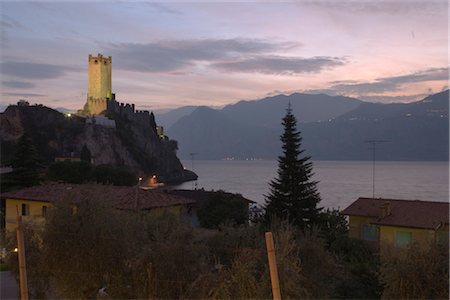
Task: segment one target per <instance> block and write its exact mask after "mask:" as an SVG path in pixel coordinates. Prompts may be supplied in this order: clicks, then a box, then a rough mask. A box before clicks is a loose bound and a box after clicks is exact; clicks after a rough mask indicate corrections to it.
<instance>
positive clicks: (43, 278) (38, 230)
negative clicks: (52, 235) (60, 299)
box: [5, 223, 50, 299]
mask: <svg viewBox="0 0 450 300" xmlns="http://www.w3.org/2000/svg"><path fill="white" fill-rule="evenodd" d="M42 233H43V228H42V227H40V226H31V225H28V224H26V223H24V225H23V235H24V245H25V255H26V264H27V281H28V294H29V297H30V299H43V298H47V297H48V296H49V295H48V293H47V292H48V290H49V278H50V272H49V271H50V270H49V268H48V264H47V263H46V261H45V260H43V259H42V258H43V256H42V255H43V243H42ZM5 241H6V243H5V247H6V249H7V256H6V265H7V266H8V267H9V269H10V270H11V272H12V273H13V274H14V275H15V276H16V278H18V277H19V265H18V257H17V252H14V251H13V249H14V248H16V247H17V239H16V232H15V231H13V232H8V233H7V235H6V238H5Z"/></svg>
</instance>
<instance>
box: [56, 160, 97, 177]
mask: <svg viewBox="0 0 450 300" xmlns="http://www.w3.org/2000/svg"><path fill="white" fill-rule="evenodd" d="M92 169H93V167H92V166H91V164H90V163H88V162H86V161H68V160H66V161H59V162H55V163H53V164H51V165H50V166H49V168H48V170H47V178H48V179H50V180H55V181H64V182H68V183H83V182H86V181H88V180H89V179H90V178H91V177H92Z"/></svg>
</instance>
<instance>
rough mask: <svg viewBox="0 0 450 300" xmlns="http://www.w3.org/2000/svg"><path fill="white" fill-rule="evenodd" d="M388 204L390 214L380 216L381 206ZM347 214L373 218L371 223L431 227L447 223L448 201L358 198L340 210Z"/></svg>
mask: <svg viewBox="0 0 450 300" xmlns="http://www.w3.org/2000/svg"><path fill="white" fill-rule="evenodd" d="M385 203H389V204H390V211H391V214H390V215H387V216H385V217H381V214H380V212H381V206H382V205H383V204H385ZM342 214H344V215H349V216H361V217H372V218H374V219H373V221H372V223H373V224H378V225H387V226H400V227H414V228H425V229H433V228H436V227H437V226H439V225H440V224H447V225H448V224H449V203H448V202H434V201H421V200H398V199H382V198H378V199H372V198H358V200H356V201H355V202H353V203H352V204H350V206H349V207H347V208H346V209H344V210H343V211H342Z"/></svg>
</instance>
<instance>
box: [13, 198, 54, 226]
mask: <svg viewBox="0 0 450 300" xmlns="http://www.w3.org/2000/svg"><path fill="white" fill-rule="evenodd" d="M22 204H28V205H29V206H30V210H29V212H30V213H29V215H28V216H22V221H23V222H24V223H25V222H36V223H42V222H44V220H45V218H44V217H43V216H42V206H47V207H50V205H51V204H50V203H48V202H44V201H30V200H16V199H6V201H5V229H6V230H7V231H12V230H15V229H16V228H17V223H16V217H17V209H16V207H18V208H19V214H20V215H22Z"/></svg>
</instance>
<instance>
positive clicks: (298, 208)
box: [265, 104, 321, 228]
mask: <svg viewBox="0 0 450 300" xmlns="http://www.w3.org/2000/svg"><path fill="white" fill-rule="evenodd" d="M282 125H283V127H284V133H283V134H282V135H281V141H282V143H283V146H282V149H283V155H282V156H279V157H278V177H277V178H275V179H273V180H272V181H271V182H270V190H269V194H268V195H267V196H266V203H265V220H266V222H270V221H271V219H272V218H273V217H275V218H279V219H288V220H289V221H290V222H292V223H293V224H295V225H297V226H299V227H300V228H307V227H311V225H313V224H318V222H319V213H320V210H321V208H317V204H318V203H319V201H320V195H319V193H318V191H317V181H312V180H311V176H312V175H313V173H312V163H311V162H310V161H309V160H310V158H311V157H309V156H305V157H300V156H301V154H302V153H303V152H304V150H302V149H301V141H302V138H301V136H300V132H299V131H297V120H296V118H295V116H294V115H293V114H292V109H291V105H290V104H289V107H288V109H287V111H286V115H285V116H284V118H283V122H282Z"/></svg>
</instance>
